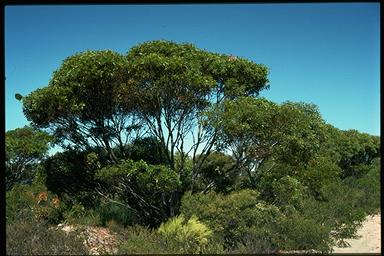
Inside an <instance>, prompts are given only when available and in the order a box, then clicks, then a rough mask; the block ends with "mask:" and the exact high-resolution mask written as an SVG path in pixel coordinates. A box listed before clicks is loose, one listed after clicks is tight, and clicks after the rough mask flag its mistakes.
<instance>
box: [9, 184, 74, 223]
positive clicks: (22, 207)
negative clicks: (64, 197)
mask: <svg viewBox="0 0 384 256" xmlns="http://www.w3.org/2000/svg"><path fill="white" fill-rule="evenodd" d="M6 203H7V204H6V214H7V222H14V221H18V220H19V219H33V218H37V219H41V220H45V221H48V222H50V223H56V224H57V223H59V222H60V221H61V220H62V219H63V212H64V211H65V209H66V205H64V204H63V203H62V202H61V201H60V199H59V198H58V197H57V196H56V195H55V194H52V193H51V192H50V191H47V188H46V187H45V186H44V185H41V184H34V185H20V184H18V185H16V186H14V187H13V188H12V190H11V191H9V192H7V193H6Z"/></svg>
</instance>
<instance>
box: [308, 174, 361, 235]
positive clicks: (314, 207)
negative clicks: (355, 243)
mask: <svg viewBox="0 0 384 256" xmlns="http://www.w3.org/2000/svg"><path fill="white" fill-rule="evenodd" d="M321 194H322V196H323V198H322V200H321V201H320V200H315V199H314V198H311V197H307V198H306V199H305V200H304V201H303V208H302V214H303V215H304V216H305V217H306V218H307V219H312V220H314V221H315V222H317V223H318V224H320V225H322V226H326V227H328V228H329V229H332V234H333V236H334V238H335V239H336V240H337V241H342V240H343V239H346V238H354V237H355V234H356V230H357V228H358V227H359V226H360V224H361V222H362V221H363V220H364V217H365V213H364V209H362V208H359V206H358V202H359V200H360V198H361V197H362V195H363V193H362V191H360V190H358V189H354V188H351V187H348V186H347V185H345V184H344V183H343V182H341V181H336V182H334V183H331V184H329V185H327V186H325V187H324V188H323V189H322V190H321Z"/></svg>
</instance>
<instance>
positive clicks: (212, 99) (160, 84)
mask: <svg viewBox="0 0 384 256" xmlns="http://www.w3.org/2000/svg"><path fill="white" fill-rule="evenodd" d="M127 59H128V62H129V65H128V66H129V68H128V70H129V80H128V82H127V85H128V86H127V87H126V88H127V91H125V93H126V94H127V95H136V99H137V100H136V108H137V110H138V111H137V112H138V113H139V115H140V117H141V118H142V119H143V120H144V122H145V124H146V126H147V127H148V130H149V132H150V133H151V134H153V135H154V136H155V137H157V138H158V139H159V140H160V142H161V143H162V144H163V145H164V147H165V148H167V149H169V154H168V161H169V163H170V166H171V167H172V168H175V155H176V153H178V154H179V156H180V158H181V161H182V162H184V161H185V158H186V156H187V155H188V154H191V155H192V158H193V162H194V164H195V165H194V166H195V168H194V169H196V168H198V166H201V163H202V162H203V161H204V159H205V157H201V158H200V161H199V164H198V165H196V163H197V158H196V156H197V153H199V154H200V155H203V156H208V155H209V153H210V152H211V150H212V147H213V145H214V142H215V140H216V138H217V132H216V130H214V129H213V130H212V129H208V130H207V129H204V126H203V125H202V118H203V115H201V114H202V113H203V111H205V110H206V109H207V108H208V107H210V106H211V105H212V104H213V103H219V102H221V101H223V100H224V99H226V98H228V99H234V98H237V97H239V96H246V95H247V96H255V95H258V93H259V91H260V90H262V89H266V88H268V79H267V75H268V69H267V68H266V67H265V66H264V65H260V64H256V63H254V62H252V61H249V60H246V59H244V58H236V57H232V56H228V55H224V54H217V53H212V52H208V51H206V50H202V49H198V48H196V47H195V46H194V45H192V44H178V43H175V42H170V41H151V42H146V43H143V44H139V45H137V46H135V47H133V48H132V49H131V50H130V51H129V52H128V55H127ZM129 105H130V102H129V101H128V106H129ZM187 140H189V141H192V146H190V147H188V146H187V145H186V141H187ZM183 166H184V164H181V167H183Z"/></svg>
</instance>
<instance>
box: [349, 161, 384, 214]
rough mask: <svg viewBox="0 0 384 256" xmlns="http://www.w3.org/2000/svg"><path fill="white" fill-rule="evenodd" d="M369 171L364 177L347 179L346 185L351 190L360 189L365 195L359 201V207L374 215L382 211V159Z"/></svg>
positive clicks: (370, 166) (371, 165)
mask: <svg viewBox="0 0 384 256" xmlns="http://www.w3.org/2000/svg"><path fill="white" fill-rule="evenodd" d="M368 168H369V171H368V172H367V174H365V175H364V176H363V177H361V178H359V179H356V178H349V179H348V178H347V179H346V180H345V183H346V184H347V185H348V186H349V187H350V188H351V189H358V190H360V191H361V192H362V193H363V194H362V196H361V197H360V199H359V201H358V207H359V208H363V209H364V210H365V212H366V213H367V214H373V213H375V212H377V211H378V210H379V209H380V201H381V200H380V197H381V196H380V195H381V193H380V190H381V188H380V158H376V159H374V160H373V161H372V163H371V164H370V165H369V166H368Z"/></svg>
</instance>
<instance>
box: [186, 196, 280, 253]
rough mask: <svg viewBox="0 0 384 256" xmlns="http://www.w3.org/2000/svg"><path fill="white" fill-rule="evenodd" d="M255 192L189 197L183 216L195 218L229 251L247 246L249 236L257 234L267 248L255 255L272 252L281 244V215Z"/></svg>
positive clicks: (264, 247) (187, 197)
mask: <svg viewBox="0 0 384 256" xmlns="http://www.w3.org/2000/svg"><path fill="white" fill-rule="evenodd" d="M258 196H259V193H258V192H256V191H254V190H242V191H237V192H233V193H231V194H229V195H220V194H216V193H208V194H194V195H192V194H186V195H185V196H184V197H183V199H182V205H181V209H180V211H181V213H182V214H183V215H184V216H186V218H190V217H191V216H193V215H196V216H197V217H198V218H199V219H200V220H201V221H203V222H204V223H206V225H207V226H208V227H209V228H211V229H212V231H213V232H214V233H215V235H217V236H218V237H219V238H220V239H221V240H222V241H223V242H224V246H225V248H226V249H229V250H231V248H232V249H233V248H236V247H238V246H240V245H241V244H245V243H246V236H247V234H248V237H251V235H250V234H252V232H253V233H255V230H257V232H258V234H260V235H259V236H258V237H259V238H263V242H267V243H268V244H267V245H265V246H263V247H262V248H260V250H261V251H255V252H254V253H266V252H272V251H274V249H275V248H276V241H277V240H278V236H279V234H278V232H277V231H278V229H277V228H278V224H279V220H280V218H281V217H282V213H281V212H280V211H279V209H278V208H277V207H276V206H272V205H267V204H265V203H264V202H262V201H260V200H259V199H258Z"/></svg>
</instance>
